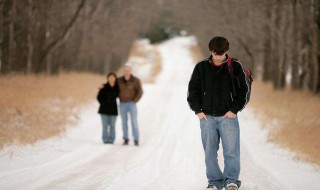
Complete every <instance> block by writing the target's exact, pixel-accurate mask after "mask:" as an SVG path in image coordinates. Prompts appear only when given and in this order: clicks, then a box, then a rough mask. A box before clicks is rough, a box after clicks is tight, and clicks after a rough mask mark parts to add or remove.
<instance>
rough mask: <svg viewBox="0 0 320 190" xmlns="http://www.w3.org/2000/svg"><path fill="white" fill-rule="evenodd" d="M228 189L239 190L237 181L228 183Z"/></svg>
mask: <svg viewBox="0 0 320 190" xmlns="http://www.w3.org/2000/svg"><path fill="white" fill-rule="evenodd" d="M226 190H238V185H237V184H235V183H228V184H227V187H226Z"/></svg>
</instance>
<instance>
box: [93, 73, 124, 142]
mask: <svg viewBox="0 0 320 190" xmlns="http://www.w3.org/2000/svg"><path fill="white" fill-rule="evenodd" d="M118 96H119V86H118V82H117V75H116V74H115V73H112V72H111V73H109V74H108V75H107V83H105V84H104V85H103V87H102V88H101V89H100V91H99V94H98V97H97V99H98V101H99V103H100V107H99V113H100V115H101V120H102V127H103V128H102V141H103V142H104V143H106V144H113V143H114V140H115V124H116V119H117V115H118V107H117V101H116V99H117V97H118Z"/></svg>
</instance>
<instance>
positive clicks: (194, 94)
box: [187, 65, 202, 114]
mask: <svg viewBox="0 0 320 190" xmlns="http://www.w3.org/2000/svg"><path fill="white" fill-rule="evenodd" d="M187 101H188V104H189V106H190V108H191V109H192V110H193V111H194V112H195V114H197V113H200V112H202V97H201V77H200V71H199V65H197V66H196V67H195V68H194V70H193V72H192V75H191V78H190V81H189V85H188V97H187Z"/></svg>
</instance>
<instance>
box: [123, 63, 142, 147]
mask: <svg viewBox="0 0 320 190" xmlns="http://www.w3.org/2000/svg"><path fill="white" fill-rule="evenodd" d="M118 85H119V89H120V93H119V98H120V114H121V120H122V130H123V139H124V143H123V145H128V143H129V136H128V120H129V118H128V115H130V120H131V127H132V134H133V139H134V144H135V145H136V146H138V145H139V127H138V111H137V106H136V103H137V102H138V101H139V100H140V98H141V96H142V93H143V91H142V87H141V82H140V80H139V79H138V78H137V77H135V76H133V75H132V74H131V67H130V66H124V67H123V76H122V77H120V78H119V79H118Z"/></svg>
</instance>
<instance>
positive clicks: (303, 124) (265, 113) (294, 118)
mask: <svg viewBox="0 0 320 190" xmlns="http://www.w3.org/2000/svg"><path fill="white" fill-rule="evenodd" d="M252 89H253V90H252V99H251V102H250V103H249V106H250V107H251V108H252V109H253V110H254V112H255V115H256V116H257V117H258V118H259V120H260V121H262V123H263V125H264V127H268V128H270V127H271V128H270V130H269V131H270V133H269V134H270V135H269V139H270V141H272V142H276V143H278V144H280V145H281V146H283V147H285V148H288V149H290V150H291V151H293V152H295V153H296V158H297V159H303V160H306V161H308V162H311V163H315V164H318V165H320V149H319V147H320V137H319V134H320V118H319V116H320V97H319V96H316V95H313V94H311V93H308V92H301V91H300V92H292V91H290V90H284V91H274V90H273V88H272V85H271V84H266V83H263V82H261V81H254V83H253V87H252ZM273 121H275V122H273Z"/></svg>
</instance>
